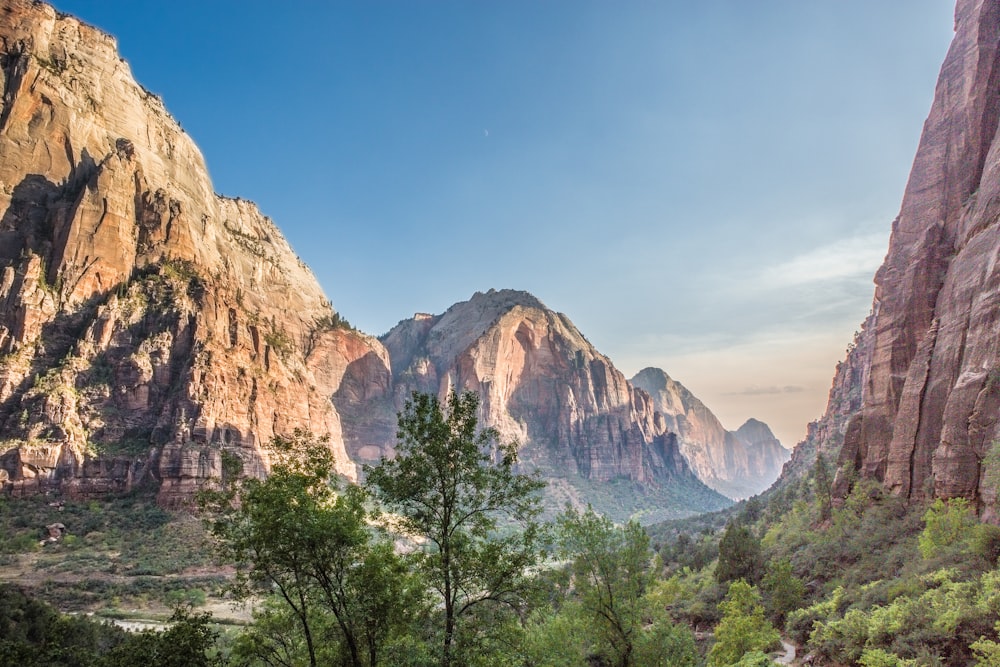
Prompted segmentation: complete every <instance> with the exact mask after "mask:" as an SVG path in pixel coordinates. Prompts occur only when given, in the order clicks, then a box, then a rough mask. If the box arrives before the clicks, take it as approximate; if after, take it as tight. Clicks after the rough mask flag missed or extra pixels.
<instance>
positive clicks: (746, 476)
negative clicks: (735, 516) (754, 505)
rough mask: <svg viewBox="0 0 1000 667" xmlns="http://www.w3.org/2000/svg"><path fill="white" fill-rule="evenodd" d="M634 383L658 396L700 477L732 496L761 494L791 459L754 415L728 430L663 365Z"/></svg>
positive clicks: (659, 405) (656, 399) (657, 401)
mask: <svg viewBox="0 0 1000 667" xmlns="http://www.w3.org/2000/svg"><path fill="white" fill-rule="evenodd" d="M630 382H631V383H632V384H633V385H634V386H636V387H638V388H639V389H642V390H644V391H645V392H646V393H648V394H649V395H650V396H651V397H652V398H653V406H654V407H655V408H656V410H658V411H659V412H660V413H661V414H663V416H664V418H665V419H666V426H667V429H668V430H669V431H671V432H672V433H676V434H677V442H678V444H679V446H680V450H681V454H683V455H684V458H685V459H686V460H687V462H688V465H690V466H691V468H692V470H694V472H695V474H696V475H698V478H699V479H701V481H703V482H705V484H707V485H708V486H710V487H711V488H713V489H715V490H716V491H718V492H719V493H721V494H723V495H725V496H727V497H729V498H734V499H737V500H740V499H743V498H748V497H750V496H752V495H755V494H757V493H760V492H761V491H763V490H764V489H766V488H767V487H768V486H770V485H771V483H772V482H774V480H775V479H777V477H778V474H779V473H780V472H781V467H782V465H783V464H784V463H785V461H787V460H788V456H789V454H788V450H786V449H785V448H784V447H782V446H781V443H780V442H778V439H777V438H775V437H774V434H773V433H771V429H770V428H768V426H767V424H764V423H763V422H760V421H757V420H756V419H750V420H748V421H747V422H746V423H745V424H743V426H741V427H740V428H739V429H738V430H737V431H727V430H726V429H725V428H724V427H723V426H722V423H721V422H720V421H719V419H718V418H717V417H716V416H715V415H714V414H713V413H712V411H711V410H709V409H708V407H706V406H705V404H704V403H702V402H701V401H700V400H699V399H698V397H696V396H695V395H694V394H692V393H691V392H690V391H688V389H687V388H686V387H685V386H684V385H682V384H681V383H680V382H677V381H676V380H674V379H673V378H671V377H670V376H669V375H667V374H666V373H665V372H664V371H662V370H660V369H659V368H644V369H643V370H641V371H639V372H638V373H637V374H636V375H635V377H633V378H632V379H631V380H630Z"/></svg>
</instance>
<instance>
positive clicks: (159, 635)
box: [93, 607, 223, 667]
mask: <svg viewBox="0 0 1000 667" xmlns="http://www.w3.org/2000/svg"><path fill="white" fill-rule="evenodd" d="M211 620H212V614H210V613H208V612H204V613H201V614H192V613H191V610H190V609H188V608H185V607H178V608H177V609H175V610H174V613H173V615H172V616H171V617H170V627H168V628H167V629H165V630H163V631H154V630H144V631H142V632H138V633H135V634H131V635H129V637H128V638H127V639H126V640H125V641H124V642H122V643H121V644H119V645H118V646H116V647H115V648H114V649H112V650H111V651H109V652H108V653H107V654H106V655H105V656H103V657H102V658H101V660H99V661H97V662H95V663H93V664H95V665H97V667H150V665H156V666H157V667H214V666H218V665H222V664H223V661H222V658H220V657H219V655H218V652H217V651H216V649H215V642H216V639H218V637H219V633H218V632H216V631H215V630H213V629H212V627H211V626H210V625H209V623H210V622H211Z"/></svg>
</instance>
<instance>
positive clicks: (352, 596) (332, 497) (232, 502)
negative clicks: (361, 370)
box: [203, 431, 422, 667]
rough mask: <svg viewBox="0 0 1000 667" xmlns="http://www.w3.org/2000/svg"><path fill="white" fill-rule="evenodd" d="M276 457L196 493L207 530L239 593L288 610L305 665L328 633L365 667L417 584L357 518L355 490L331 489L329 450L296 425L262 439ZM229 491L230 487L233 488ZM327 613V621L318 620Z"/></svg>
mask: <svg viewBox="0 0 1000 667" xmlns="http://www.w3.org/2000/svg"><path fill="white" fill-rule="evenodd" d="M271 448H272V450H273V454H274V458H275V463H274V465H273V467H272V470H271V474H270V475H269V476H268V477H267V479H266V480H258V479H252V478H251V479H244V480H243V481H242V482H241V483H240V484H239V487H238V488H237V487H235V486H231V487H229V488H228V489H225V490H223V491H221V492H218V493H213V494H206V495H205V496H203V504H204V506H205V507H206V508H208V509H211V510H213V511H214V512H215V515H214V520H213V521H212V522H211V526H210V527H211V530H212V532H213V533H214V534H215V535H216V536H217V537H218V538H219V539H220V545H221V552H222V555H223V557H224V558H226V559H227V560H228V561H229V562H232V563H234V564H235V565H236V569H237V576H236V581H235V584H234V586H233V588H234V592H235V593H236V594H237V596H238V597H242V598H245V597H249V596H250V595H253V594H255V593H258V592H260V591H268V592H269V591H275V592H276V593H277V595H278V597H279V598H280V599H281V600H282V601H283V602H284V603H285V605H286V606H287V608H288V609H289V610H290V611H291V612H292V614H293V615H294V617H295V619H296V621H297V625H298V627H299V629H300V631H301V633H302V638H303V640H304V644H305V648H306V653H307V656H308V661H309V664H310V665H316V664H318V659H317V651H318V645H319V644H320V643H321V642H324V643H325V642H328V641H329V637H321V636H317V629H318V628H320V627H323V628H330V627H331V626H332V627H333V628H335V630H336V636H335V640H336V641H337V642H338V644H339V645H340V647H341V652H342V653H343V658H342V660H343V662H344V663H345V664H347V665H352V666H354V667H362V666H367V667H373V666H374V665H376V664H378V663H379V661H380V650H381V649H382V648H383V647H384V645H385V643H386V642H387V641H388V640H389V639H390V637H391V636H392V635H393V633H394V632H396V631H397V630H399V629H400V628H401V627H405V625H406V623H407V621H408V615H409V614H411V613H413V612H415V611H417V610H419V609H420V606H421V603H422V600H421V598H422V591H421V587H420V585H419V582H417V581H416V580H414V578H413V577H412V576H411V575H410V574H409V573H408V572H407V569H406V567H405V565H404V564H403V563H402V562H401V561H400V557H399V556H398V555H396V553H395V552H394V551H393V549H392V545H391V544H390V543H388V542H386V541H380V540H377V539H376V538H375V536H374V534H373V531H372V530H371V528H370V527H369V526H368V524H367V523H366V519H367V512H366V509H365V504H364V493H363V491H362V490H361V489H360V488H359V487H348V488H347V489H345V490H343V491H341V492H338V491H337V489H336V486H335V477H334V467H333V456H332V454H331V453H330V450H329V448H328V447H327V446H326V445H325V443H324V442H322V441H321V442H315V441H314V440H313V438H312V436H311V435H310V434H308V433H305V432H301V431H296V433H295V435H294V436H293V437H291V438H284V437H277V438H275V439H274V440H273V441H272V442H271ZM237 492H238V493H237ZM325 614H330V615H332V617H333V621H334V622H333V623H329V622H324V620H323V616H324V615H325Z"/></svg>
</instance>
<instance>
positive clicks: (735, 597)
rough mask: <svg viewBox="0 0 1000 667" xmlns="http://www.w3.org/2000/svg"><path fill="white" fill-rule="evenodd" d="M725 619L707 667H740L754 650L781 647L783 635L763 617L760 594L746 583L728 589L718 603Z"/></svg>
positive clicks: (716, 630)
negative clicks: (742, 660)
mask: <svg viewBox="0 0 1000 667" xmlns="http://www.w3.org/2000/svg"><path fill="white" fill-rule="evenodd" d="M719 609H720V610H721V611H722V620H720V621H719V625H718V626H717V627H716V628H715V644H714V645H713V646H712V649H711V650H710V651H709V653H708V667H728V666H729V665H735V664H737V663H738V662H739V661H740V660H741V659H742V658H743V657H744V656H745V655H746V654H748V653H750V652H751V651H761V652H767V651H769V650H771V649H773V648H777V647H778V646H780V644H781V636H780V635H779V634H778V631H777V630H775V629H774V626H773V625H771V623H770V622H769V621H768V620H767V618H766V617H765V616H764V607H763V605H762V604H761V599H760V593H758V592H757V589H756V588H754V587H753V586H751V585H750V584H748V583H747V582H745V581H743V580H742V579H741V580H739V581H734V582H733V583H732V584H730V586H729V592H728V593H727V594H726V598H725V599H724V600H723V601H722V602H720V603H719Z"/></svg>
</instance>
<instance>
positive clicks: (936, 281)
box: [838, 0, 1000, 518]
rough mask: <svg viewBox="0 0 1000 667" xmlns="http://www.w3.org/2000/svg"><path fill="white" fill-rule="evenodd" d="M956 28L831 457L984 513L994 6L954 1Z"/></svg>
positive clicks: (918, 494)
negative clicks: (852, 406) (857, 388)
mask: <svg viewBox="0 0 1000 667" xmlns="http://www.w3.org/2000/svg"><path fill="white" fill-rule="evenodd" d="M955 29H956V32H955V38H954V41H953V42H952V45H951V48H950V50H949V51H948V55H947V57H946V59H945V63H944V66H943V67H942V69H941V73H940V78H939V79H938V85H937V90H936V93H935V97H934V103H933V106H932V108H931V111H930V115H929V117H928V119H927V121H926V123H925V125H924V130H923V136H922V137H921V140H920V146H919V148H918V150H917V155H916V158H915V160H914V163H913V169H912V172H911V174H910V179H909V183H908V184H907V187H906V192H905V195H904V198H903V203H902V207H901V210H900V213H899V217H898V218H897V219H896V220H895V222H894V223H893V226H892V237H891V239H890V243H889V252H888V254H887V256H886V259H885V262H884V264H883V265H882V267H881V268H880V269H879V271H878V273H877V274H876V277H875V284H876V289H875V302H874V309H873V318H872V323H871V325H870V336H871V350H870V363H869V365H868V368H867V369H866V370H865V371H864V372H863V373H861V374H860V375H861V376H862V377H861V379H862V380H863V385H862V391H861V392H860V393H861V394H862V401H861V406H860V410H859V412H858V413H857V414H856V415H855V416H854V417H853V418H852V419H851V420H850V423H849V424H848V425H847V426H846V429H845V431H846V432H845V435H844V446H843V448H842V450H841V452H840V456H839V463H840V465H841V466H844V467H846V468H852V467H853V468H855V469H856V470H858V471H859V472H860V474H861V475H863V476H865V477H869V478H874V479H876V480H880V481H882V482H884V484H885V485H886V486H887V487H888V488H889V489H891V490H892V491H893V492H894V493H896V494H899V495H902V496H906V497H910V498H926V497H930V496H936V497H955V496H961V497H966V498H969V499H972V500H974V501H976V502H977V504H978V505H979V507H980V508H981V509H982V510H983V511H984V513H985V514H986V515H987V516H991V517H993V518H996V509H995V505H996V489H995V486H996V482H995V481H994V482H992V483H987V481H986V480H987V479H990V478H993V477H995V475H996V472H997V471H996V465H997V464H996V463H995V462H994V461H993V459H994V458H995V456H991V455H990V452H991V450H992V449H993V445H994V443H995V442H996V441H997V438H998V435H1000V434H998V423H997V417H998V411H1000V345H998V342H997V341H998V337H997V326H998V321H1000V262H998V258H1000V224H998V221H1000V142H998V141H997V129H998V118H1000V51H998V48H1000V2H998V0H960V2H959V3H958V7H957V9H956V13H955ZM847 477H848V476H847V475H843V474H842V475H841V476H840V478H839V480H838V490H839V491H840V492H842V493H843V492H845V491H846V479H847Z"/></svg>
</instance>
